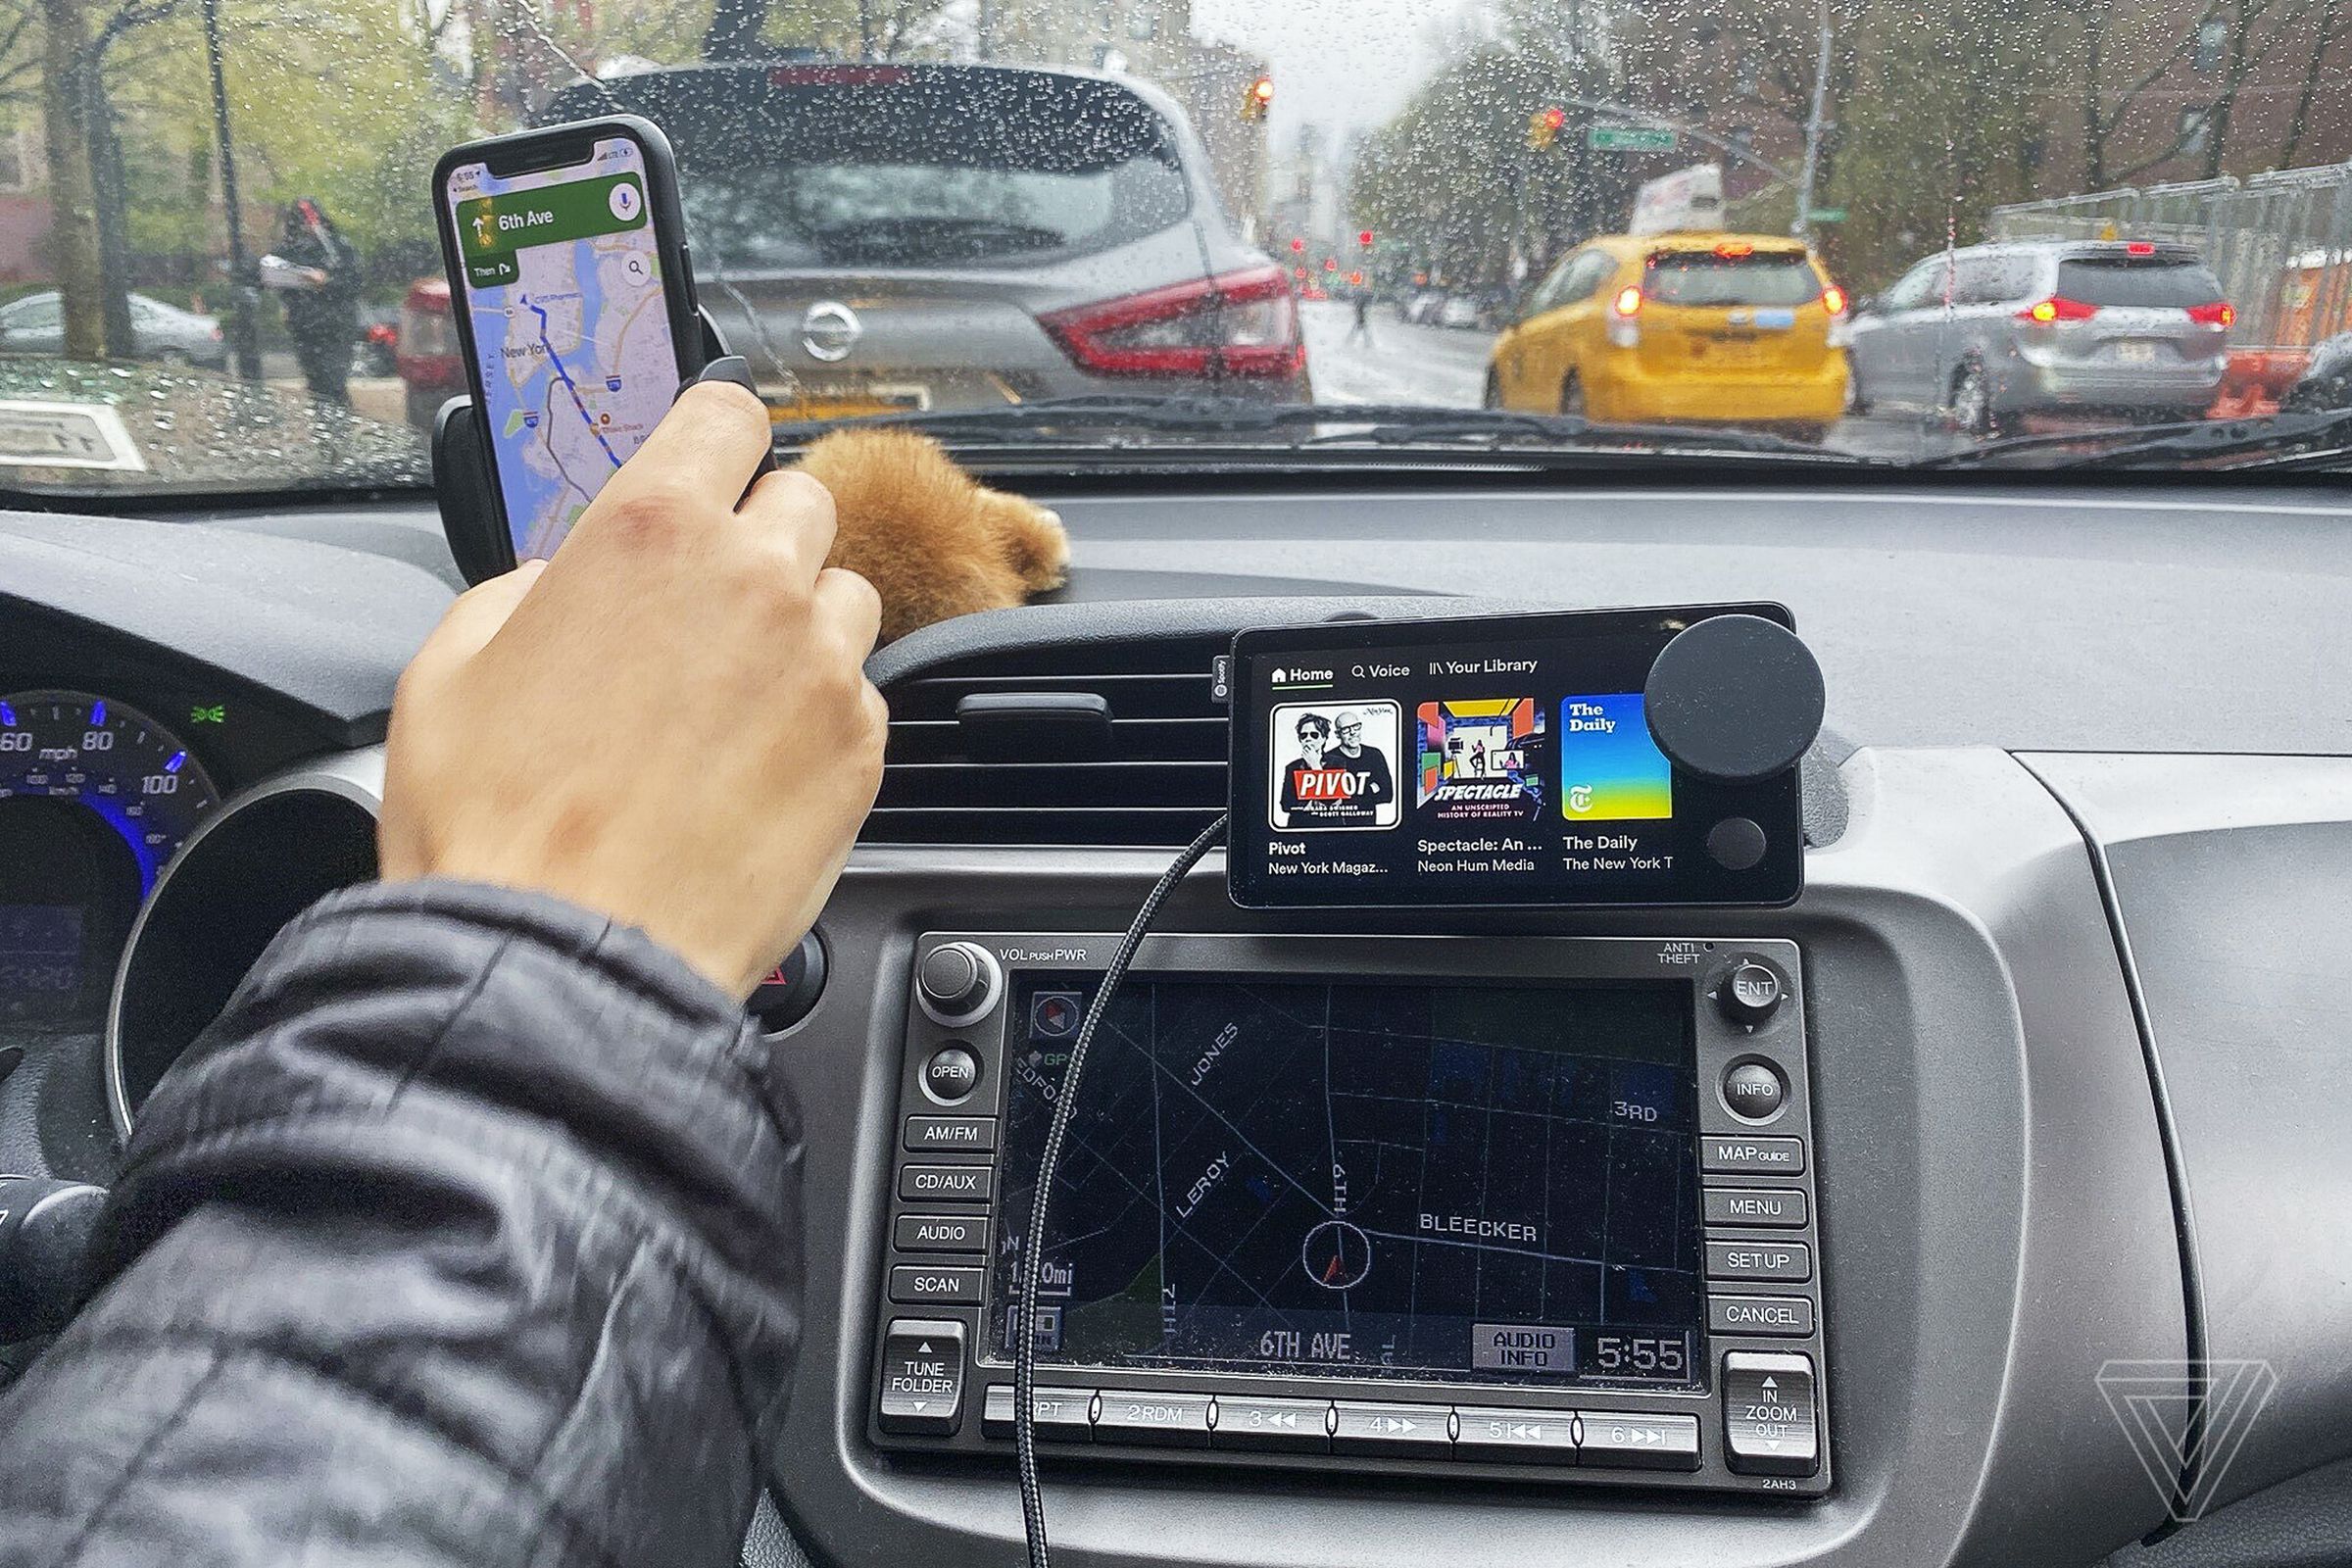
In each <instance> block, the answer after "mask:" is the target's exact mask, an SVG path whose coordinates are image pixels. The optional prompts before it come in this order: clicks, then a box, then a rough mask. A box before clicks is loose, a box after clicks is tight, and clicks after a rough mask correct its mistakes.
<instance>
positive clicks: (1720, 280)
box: [1487, 233, 1851, 439]
mask: <svg viewBox="0 0 2352 1568" xmlns="http://www.w3.org/2000/svg"><path fill="white" fill-rule="evenodd" d="M1850 324H1851V323H1850V322H1849V320H1848V319H1847V316H1846V298H1845V291H1844V290H1843V289H1840V288H1839V287H1838V285H1837V284H1835V283H1833V282H1831V281H1830V275H1829V273H1828V272H1827V271H1825V270H1823V269H1822V266H1821V263H1820V261H1819V260H1817V259H1816V258H1815V257H1814V255H1813V253H1812V252H1811V251H1810V250H1808V249H1807V248H1806V246H1805V243H1804V241H1802V240H1799V239H1790V238H1788V237H1786V236H1778V235H1770V234H1723V233H1665V234H1642V235H1627V234H1606V235H1597V236H1595V237H1593V239H1590V240H1588V241H1586V242H1585V243H1584V244H1583V245H1580V246H1578V247H1577V248H1576V249H1575V250H1574V251H1571V252H1570V253H1569V254H1568V255H1567V256H1566V257H1565V258H1564V259H1562V261H1561V262H1560V264H1559V265H1558V266H1557V267H1555V268H1553V269H1552V270H1551V271H1550V272H1549V273H1548V274H1547V275H1546V276H1545V277H1544V280H1543V281H1542V282H1541V283H1539V284H1538V285H1536V287H1535V289H1534V290H1533V291H1532V292H1531V293H1530V294H1529V295H1528V297H1527V300H1526V303H1525V304H1524V305H1523V306H1522V307H1521V309H1520V311H1519V314H1518V319H1516V320H1514V321H1513V322H1512V323H1511V325H1510V326H1508V327H1506V328H1504V329H1503V331H1502V333H1501V335H1499V336H1498V337H1496V338H1495V349H1494V353H1493V355H1492V357H1491V358H1490V359H1489V361H1488V365H1487V406H1488V407H1489V408H1502V409H1520V410H1524V411H1527V412H1529V413H1540V414H1576V415H1583V416H1584V417H1587V418H1591V419H1595V420H1600V421H1603V422H1607V423H1613V424H1615V423H1643V422H1655V423H1672V424H1693V423H1727V424H1730V423H1737V424H1746V425H1755V424H1766V425H1778V426H1780V427H1782V428H1784V429H1786V430H1789V432H1790V433H1792V434H1798V435H1803V436H1806V437H1808V438H1813V439H1818V438H1819V436H1820V434H1821V433H1822V432H1823V431H1825V430H1826V429H1827V428H1828V427H1829V425H1830V424H1831V423H1832V422H1833V421H1835V420H1836V419H1837V418H1838V416H1839V415H1840V414H1841V413H1842V412H1843V411H1844V407H1845V387H1846V368H1845V341H1846V335H1847V331H1848V328H1849V326H1850Z"/></svg>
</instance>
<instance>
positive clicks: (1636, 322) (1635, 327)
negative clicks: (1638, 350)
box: [1609, 283, 1642, 349]
mask: <svg viewBox="0 0 2352 1568" xmlns="http://www.w3.org/2000/svg"><path fill="white" fill-rule="evenodd" d="M1641 316H1642V289H1641V286H1640V285H1639V284H1634V283H1628V284H1626V285H1625V287H1623V288H1621V289H1619V290H1618V291H1617V293H1616V296H1615V297H1614V298H1613V299H1611V300H1610V301H1609V341H1610V342H1611V343H1614V344H1615V345H1616V346H1617V347H1619V348H1621V349H1630V348H1632V347H1633V346H1634V345H1635V344H1637V343H1639V342H1641V341H1642V321H1641Z"/></svg>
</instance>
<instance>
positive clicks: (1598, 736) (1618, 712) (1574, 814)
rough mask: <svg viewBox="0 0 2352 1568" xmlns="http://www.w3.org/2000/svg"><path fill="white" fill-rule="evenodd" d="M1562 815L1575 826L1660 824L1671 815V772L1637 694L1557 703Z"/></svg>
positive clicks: (1567, 699)
mask: <svg viewBox="0 0 2352 1568" xmlns="http://www.w3.org/2000/svg"><path fill="white" fill-rule="evenodd" d="M1558 744H1559V751H1560V812H1561V814H1562V815H1563V816H1566V817H1567V818H1568V819H1569V820H1571V821H1576V822H1631V821H1643V820H1648V821H1662V820H1664V819H1666V818H1668V817H1671V816H1673V815H1674V769H1673V766H1672V764H1670V763H1669V762H1668V761H1667V760H1666V754H1665V753H1663V752H1661V751H1659V750H1658V746H1657V742H1655V741H1653V740H1651V739H1650V738H1649V719H1648V716H1647V714H1646V713H1645V712H1644V711H1643V708H1642V694H1641V693H1640V692H1609V693H1605V694H1602V695H1599V696H1593V697H1564V698H1562V699H1561V700H1560V723H1559V743H1558Z"/></svg>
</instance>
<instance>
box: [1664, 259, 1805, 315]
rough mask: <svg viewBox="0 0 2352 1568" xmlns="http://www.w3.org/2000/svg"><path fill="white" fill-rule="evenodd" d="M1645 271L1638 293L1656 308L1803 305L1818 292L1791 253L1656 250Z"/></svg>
mask: <svg viewBox="0 0 2352 1568" xmlns="http://www.w3.org/2000/svg"><path fill="white" fill-rule="evenodd" d="M1645 274H1646V275H1645V276H1644V277H1643V278H1642V293H1643V294H1645V295H1647V296H1648V297H1649V298H1651V299H1653V300H1656V301H1657V302H1658V303H1660V304H1661V305H1803V304H1805V303H1806V302H1807V301H1810V300H1812V299H1815V298H1817V297H1818V296H1819V295H1820V293H1821V280H1820V279H1819V278H1817V277H1815V276H1814V275H1813V269H1812V266H1811V265H1810V264H1809V263H1808V262H1807V261H1806V260H1805V258H1804V257H1803V256H1801V255H1798V254H1796V253H1794V252H1790V251H1768V252H1760V253H1753V254H1750V255H1746V256H1724V255H1719V254H1718V253H1716V252H1714V251H1711V250H1708V251H1658V252H1656V253H1655V254H1653V255H1652V256H1651V257H1650V258H1649V264H1648V266H1647V268H1646V269H1645Z"/></svg>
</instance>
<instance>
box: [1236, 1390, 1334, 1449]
mask: <svg viewBox="0 0 2352 1568" xmlns="http://www.w3.org/2000/svg"><path fill="white" fill-rule="evenodd" d="M1330 1429H1331V1401H1330V1400H1328V1399H1261V1398H1257V1397H1251V1396H1247V1395H1232V1394H1220V1395H1218V1396H1217V1424H1216V1428H1215V1430H1214V1431H1213V1432H1212V1433H1211V1434H1210V1439H1209V1441H1210V1443H1211V1444H1212V1445H1213V1446H1216V1447H1220V1448H1253V1449H1257V1450H1259V1451H1261V1452H1268V1453H1329V1452H1330V1451H1331V1430H1330Z"/></svg>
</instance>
